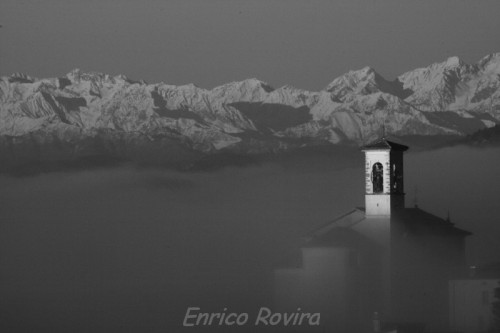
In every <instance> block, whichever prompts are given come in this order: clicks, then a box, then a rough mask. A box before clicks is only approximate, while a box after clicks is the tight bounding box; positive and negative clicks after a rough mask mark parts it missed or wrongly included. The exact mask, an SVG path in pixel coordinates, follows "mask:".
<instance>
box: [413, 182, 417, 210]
mask: <svg viewBox="0 0 500 333" xmlns="http://www.w3.org/2000/svg"><path fill="white" fill-rule="evenodd" d="M413 203H414V205H415V208H418V187H417V185H415V197H414V198H413Z"/></svg>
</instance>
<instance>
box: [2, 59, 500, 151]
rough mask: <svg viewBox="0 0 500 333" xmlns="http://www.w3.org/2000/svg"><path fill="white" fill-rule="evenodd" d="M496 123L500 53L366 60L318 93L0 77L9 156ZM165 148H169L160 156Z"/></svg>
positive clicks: (261, 144)
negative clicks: (398, 61) (401, 65)
mask: <svg viewBox="0 0 500 333" xmlns="http://www.w3.org/2000/svg"><path fill="white" fill-rule="evenodd" d="M499 122H500V53H497V54H492V55H489V56H486V57H484V58H483V59H481V60H480V61H479V62H478V63H477V64H466V63H464V62H462V61H461V60H460V59H458V58H457V57H452V58H449V59H447V60H446V61H444V62H441V63H436V64H432V65H430V66H428V67H425V68H419V69H415V70H413V71H409V72H407V73H404V74H402V75H400V76H399V77H397V78H396V79H395V80H394V81H389V80H386V79H385V78H383V77H382V76H381V75H380V74H378V73H377V72H376V71H375V70H374V69H372V68H369V67H365V68H363V69H361V70H357V71H351V72H348V73H346V74H344V75H342V76H341V77H339V78H337V79H335V80H333V81H332V82H331V83H330V84H328V85H327V86H326V87H325V89H323V90H321V91H318V92H311V91H305V90H301V89H297V88H294V87H290V86H284V87H281V88H278V89H274V88H273V87H271V86H270V85H268V84H267V83H265V82H262V81H259V80H257V79H248V80H244V81H241V82H231V83H228V84H225V85H222V86H219V87H216V88H214V89H212V90H207V89H202V88H199V87H197V86H195V85H192V84H190V85H183V86H175V85H170V84H165V83H156V84H147V83H146V82H144V81H133V80H130V79H128V78H127V77H125V76H123V75H119V76H115V77H112V76H109V75H106V74H102V73H83V72H81V71H80V70H73V71H71V72H70V73H68V74H67V75H66V76H65V77H59V78H47V79H36V78H32V77H30V76H28V75H25V74H20V73H16V74H13V75H11V76H8V77H2V78H1V79H0V153H1V154H2V156H3V157H2V160H19V159H21V160H22V159H30V158H35V159H37V160H44V159H49V160H50V159H54V160H58V159H67V158H75V157H81V156H94V155H105V154H112V155H114V156H129V155H137V156H140V155H141V154H147V155H148V156H151V155H152V156H157V158H159V159H161V158H165V159H166V160H172V159H178V160H183V158H184V157H183V156H192V155H197V154H207V153H213V152H218V151H233V152H242V153H253V152H273V151H279V150H284V149H290V148H293V147H301V146H308V145H316V144H323V143H329V144H339V143H355V144H360V143H362V142H365V141H369V140H371V139H374V138H375V137H377V136H379V135H380V134H381V133H382V131H383V130H382V128H384V129H385V132H387V133H390V134H391V135H393V136H399V137H405V136H415V135H417V136H443V135H457V136H463V135H466V134H470V133H473V132H475V131H477V130H480V129H484V128H488V127H493V126H495V124H497V123H499ZM161 156H164V157H161Z"/></svg>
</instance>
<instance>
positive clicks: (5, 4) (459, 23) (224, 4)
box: [0, 0, 500, 90]
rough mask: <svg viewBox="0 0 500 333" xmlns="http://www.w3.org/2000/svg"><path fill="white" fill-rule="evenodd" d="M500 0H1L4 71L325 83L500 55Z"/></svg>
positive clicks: (208, 82)
mask: <svg viewBox="0 0 500 333" xmlns="http://www.w3.org/2000/svg"><path fill="white" fill-rule="evenodd" d="M499 13H500V1H498V0H492V1H489V0H482V1H471V0H443V1H415V0H411V1H403V0H383V1H382V0H367V1H361V0H342V1H336V0H325V1H322V0H315V1H299V0H253V1H248V0H169V1H162V0H90V1H79V0H78V1H77V0H43V1H42V0H38V1H36V0H32V1H28V0H2V1H1V3H0V24H1V25H2V28H1V29H0V74H2V75H9V74H11V73H12V72H26V73H28V74H30V75H32V76H38V77H47V76H60V75H64V74H65V73H67V72H68V71H70V70H71V69H73V68H81V69H82V70H85V71H101V72H105V73H109V74H113V75H114V74H120V73H123V74H126V75H128V76H129V77H131V78H134V79H141V78H142V79H145V80H146V81H148V82H159V81H164V82H167V83H172V84H184V83H189V82H193V83H195V84H197V85H199V86H202V87H206V88H211V87H214V86H216V85H219V84H222V83H226V82H229V81H234V80H241V79H245V78H250V77H257V78H259V79H261V80H264V81H267V82H269V83H270V84H271V85H273V86H275V87H278V86H281V85H284V84H291V85H293V86H296V87H299V88H304V89H311V90H315V89H321V88H323V87H325V86H326V85H327V84H328V83H329V82H330V81H331V80H332V79H334V78H335V77H337V76H339V75H341V74H343V73H345V72H347V71H348V70H351V69H359V68H362V67H364V66H367V65H369V66H371V67H374V68H375V69H377V70H378V71H379V72H380V73H381V74H382V75H384V76H385V77H387V78H389V79H391V78H394V77H395V76H396V75H398V74H401V73H402V72H404V71H406V70H410V69H413V68H416V67H420V66H426V65H429V64H431V63H433V62H438V61H442V60H444V59H446V58H447V57H449V56H452V55H458V56H460V57H461V58H463V59H464V60H465V61H466V62H476V61H477V60H479V59H480V58H482V57H483V56H485V55H487V54H489V53H493V52H499V51H500V43H499V42H500V38H499V36H498V31H500V20H499V19H498V14H499Z"/></svg>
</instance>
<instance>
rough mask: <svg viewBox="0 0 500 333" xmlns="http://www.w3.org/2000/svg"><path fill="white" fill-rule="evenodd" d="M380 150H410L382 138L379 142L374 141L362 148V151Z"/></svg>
mask: <svg viewBox="0 0 500 333" xmlns="http://www.w3.org/2000/svg"><path fill="white" fill-rule="evenodd" d="M379 149H390V150H400V151H406V150H408V146H405V145H402V144H399V143H396V142H392V141H389V140H387V139H386V138H381V139H379V140H377V141H374V142H372V143H369V144H366V145H364V146H363V147H361V150H379Z"/></svg>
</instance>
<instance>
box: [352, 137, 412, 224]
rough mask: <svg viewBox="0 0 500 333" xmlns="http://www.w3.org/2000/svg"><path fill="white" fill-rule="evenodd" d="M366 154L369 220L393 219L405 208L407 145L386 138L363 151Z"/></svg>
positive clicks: (366, 200)
mask: <svg viewBox="0 0 500 333" xmlns="http://www.w3.org/2000/svg"><path fill="white" fill-rule="evenodd" d="M361 150H362V151H363V152H364V153H365V207H366V216H367V217H389V216H391V213H392V212H393V211H394V210H396V209H398V208H404V205H405V203H404V184H403V152H405V151H406V150H408V147H407V146H404V145H400V144H397V143H394V142H391V141H388V140H386V139H385V138H382V139H380V140H378V141H376V142H373V143H371V144H368V145H366V146H364V147H362V148H361Z"/></svg>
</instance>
